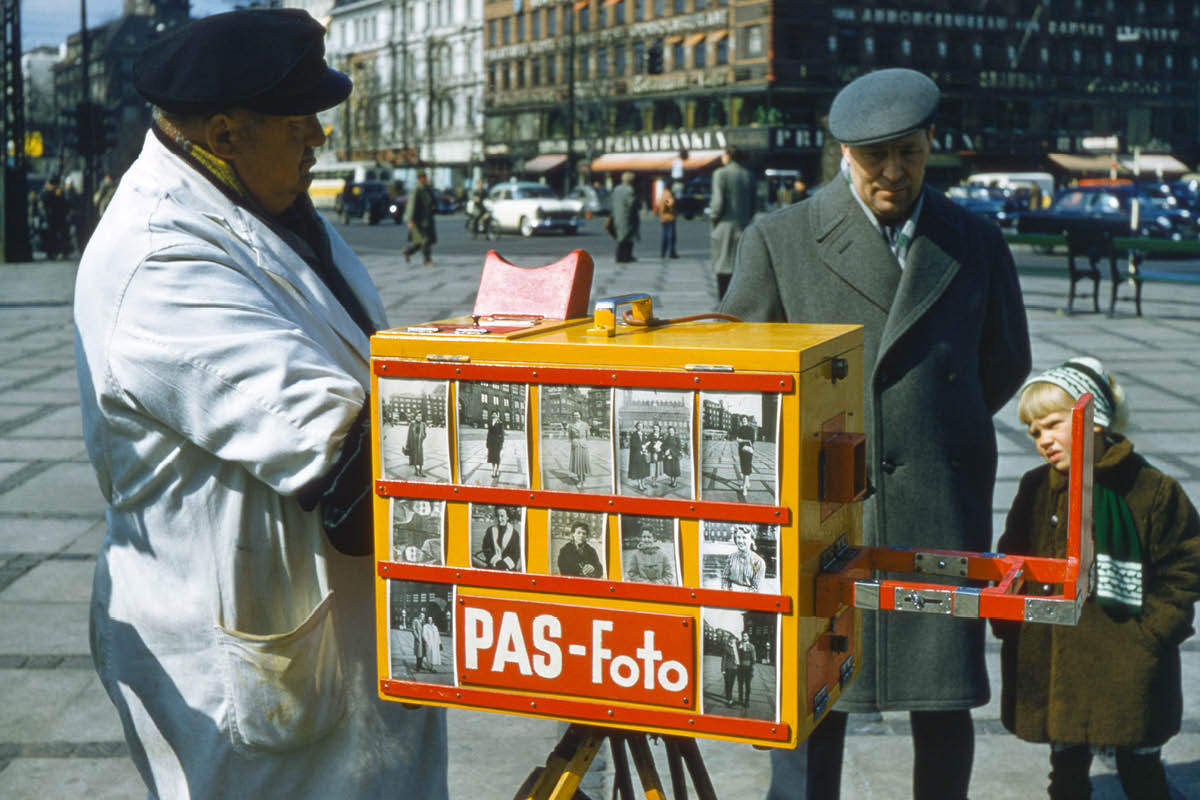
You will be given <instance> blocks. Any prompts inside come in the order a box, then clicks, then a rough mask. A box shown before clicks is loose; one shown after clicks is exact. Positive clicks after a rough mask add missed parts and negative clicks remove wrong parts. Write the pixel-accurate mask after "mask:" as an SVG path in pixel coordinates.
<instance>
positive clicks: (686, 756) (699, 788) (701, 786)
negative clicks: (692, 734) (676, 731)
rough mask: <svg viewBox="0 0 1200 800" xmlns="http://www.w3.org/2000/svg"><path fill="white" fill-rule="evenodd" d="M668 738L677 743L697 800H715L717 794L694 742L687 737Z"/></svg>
mask: <svg viewBox="0 0 1200 800" xmlns="http://www.w3.org/2000/svg"><path fill="white" fill-rule="evenodd" d="M670 738H671V739H673V740H674V741H675V742H676V743H677V746H678V747H679V753H680V755H682V756H683V760H684V762H685V763H686V764H687V768H688V774H690V775H691V776H692V786H694V787H696V796H697V797H698V798H699V800H717V793H716V791H715V790H714V789H713V785H712V780H711V779H709V777H708V770H707V769H705V767H704V757H703V756H701V755H700V748H699V747H698V746H697V745H696V740H695V739H692V738H689V737H687V736H672V737H670Z"/></svg>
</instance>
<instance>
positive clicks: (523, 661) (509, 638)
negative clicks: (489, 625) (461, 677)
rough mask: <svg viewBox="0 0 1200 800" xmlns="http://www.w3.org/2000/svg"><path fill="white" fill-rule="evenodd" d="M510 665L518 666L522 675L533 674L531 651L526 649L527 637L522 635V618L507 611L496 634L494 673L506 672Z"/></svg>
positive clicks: (493, 660) (493, 659) (493, 657)
mask: <svg viewBox="0 0 1200 800" xmlns="http://www.w3.org/2000/svg"><path fill="white" fill-rule="evenodd" d="M509 664H516V665H517V669H518V670H520V671H521V674H522V675H529V674H531V673H532V672H533V670H532V669H530V667H529V651H528V650H526V649H525V637H524V635H522V633H521V618H520V617H518V616H517V612H515V611H505V612H504V615H503V616H502V617H500V632H499V633H498V634H496V653H495V655H494V656H492V672H504V668H505V667H506V666H508V665H509Z"/></svg>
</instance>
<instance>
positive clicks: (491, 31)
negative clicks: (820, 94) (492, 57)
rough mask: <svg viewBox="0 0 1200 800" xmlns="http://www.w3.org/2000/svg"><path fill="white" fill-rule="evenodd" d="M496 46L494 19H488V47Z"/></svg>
mask: <svg viewBox="0 0 1200 800" xmlns="http://www.w3.org/2000/svg"><path fill="white" fill-rule="evenodd" d="M495 46H496V20H494V19H489V20H488V47H495Z"/></svg>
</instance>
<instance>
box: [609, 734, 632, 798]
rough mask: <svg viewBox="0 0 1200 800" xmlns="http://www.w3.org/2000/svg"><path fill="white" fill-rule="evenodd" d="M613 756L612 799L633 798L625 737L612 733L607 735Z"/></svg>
mask: <svg viewBox="0 0 1200 800" xmlns="http://www.w3.org/2000/svg"><path fill="white" fill-rule="evenodd" d="M608 745H609V747H610V748H611V749H612V757H613V800H616V798H617V797H618V795H619V796H620V798H621V800H634V797H633V776H632V775H630V774H629V759H628V758H626V757H625V737H624V736H621V735H620V734H613V735H612V736H609V737H608Z"/></svg>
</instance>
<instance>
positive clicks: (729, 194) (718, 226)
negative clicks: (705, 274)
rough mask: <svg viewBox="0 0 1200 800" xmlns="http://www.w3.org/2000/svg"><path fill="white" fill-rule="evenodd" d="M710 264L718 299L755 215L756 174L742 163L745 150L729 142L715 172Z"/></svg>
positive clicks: (727, 282) (731, 274) (711, 207)
mask: <svg viewBox="0 0 1200 800" xmlns="http://www.w3.org/2000/svg"><path fill="white" fill-rule="evenodd" d="M712 185H713V190H712V204H711V205H710V206H709V208H710V210H711V214H712V225H713V228H712V235H711V240H710V243H709V244H710V247H711V256H710V260H711V264H710V265H711V267H712V271H713V274H714V275H716V276H717V299H718V300H719V299H721V298H722V297H724V296H725V291H726V289H728V288H729V279H730V278H732V277H733V257H734V254H735V253H737V246H738V240H739V239H740V238H741V236H742V231H744V230H746V226H747V225H749V224H750V218H751V217H753V216H754V176H753V175H751V174H750V170H748V169H746V168H745V167H744V166H742V153H741V151H740V150H738V148H736V147H734V146H733V145H729V146H728V147H726V148H725V152H723V153H722V154H721V166H720V167H718V168H717V171H716V172H714V173H713V181H712Z"/></svg>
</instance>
